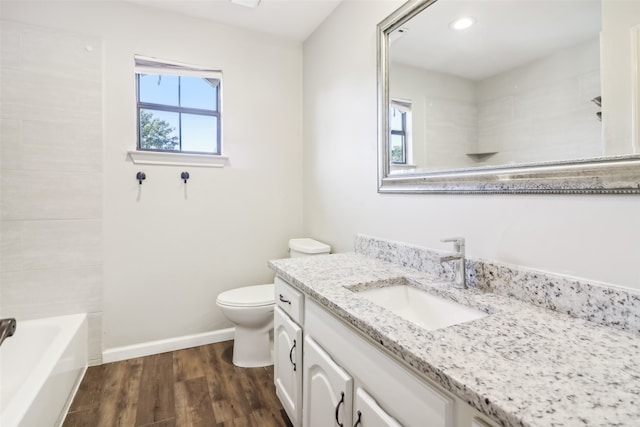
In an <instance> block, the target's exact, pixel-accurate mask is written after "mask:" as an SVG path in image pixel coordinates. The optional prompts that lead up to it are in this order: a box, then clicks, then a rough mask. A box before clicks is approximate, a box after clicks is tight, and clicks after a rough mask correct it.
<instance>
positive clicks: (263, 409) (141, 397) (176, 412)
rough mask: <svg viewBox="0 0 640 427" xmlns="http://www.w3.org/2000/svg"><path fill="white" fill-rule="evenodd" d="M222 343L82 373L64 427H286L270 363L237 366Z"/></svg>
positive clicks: (230, 346) (229, 344)
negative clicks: (259, 365) (266, 365)
mask: <svg viewBox="0 0 640 427" xmlns="http://www.w3.org/2000/svg"><path fill="white" fill-rule="evenodd" d="M232 350H233V341H225V342H221V343H217V344H210V345H206V346H201V347H194V348H189V349H185V350H179V351H174V352H169V353H162V354H156V355H153V356H148V357H140V358H137V359H130V360H125V361H122V362H115V363H108V364H104V365H100V366H92V367H90V368H89V369H87V373H86V374H85V376H84V378H83V379H82V382H81V384H80V388H79V390H78V393H77V394H76V396H75V398H74V400H73V403H72V404H71V407H70V408H69V413H68V414H67V417H66V419H65V422H64V424H63V427H77V426H81V427H103V426H104V427H111V426H122V427H142V426H145V427H200V426H203V427H205V426H215V427H252V426H256V427H281V426H284V427H290V426H291V423H290V422H289V419H288V418H287V415H286V413H285V412H284V410H283V409H282V406H281V404H280V401H279V400H278V398H277V397H276V393H275V387H274V385H273V366H269V367H266V368H238V367H236V366H234V365H233V363H231V355H232Z"/></svg>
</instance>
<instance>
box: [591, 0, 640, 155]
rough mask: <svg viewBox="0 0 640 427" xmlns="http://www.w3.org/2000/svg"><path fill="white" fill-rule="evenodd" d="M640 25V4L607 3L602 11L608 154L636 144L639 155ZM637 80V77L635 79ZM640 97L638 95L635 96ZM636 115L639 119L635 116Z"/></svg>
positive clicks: (603, 72)
mask: <svg viewBox="0 0 640 427" xmlns="http://www.w3.org/2000/svg"><path fill="white" fill-rule="evenodd" d="M639 25H640V7H638V2H637V1H633V0H627V1H606V2H604V7H603V9H602V33H601V43H602V91H603V93H606V94H607V97H606V98H605V97H603V99H602V102H603V104H602V107H603V109H602V117H603V122H604V124H605V127H604V136H605V141H606V144H607V145H606V152H607V153H611V154H625V153H628V152H629V148H630V147H631V146H632V144H635V147H634V149H635V150H634V153H636V154H637V153H639V152H640V147H639V146H638V144H640V141H633V138H632V131H631V129H632V120H638V115H639V114H640V112H639V111H637V109H636V111H633V109H632V103H633V102H637V100H635V99H633V98H634V94H633V84H632V76H633V73H632V69H633V68H638V65H637V61H640V58H639V56H640V46H635V49H634V48H633V46H632V39H633V37H632V33H631V29H632V28H634V27H638V26H639ZM636 77H637V76H636ZM635 96H637V94H635ZM633 114H635V116H636V117H633Z"/></svg>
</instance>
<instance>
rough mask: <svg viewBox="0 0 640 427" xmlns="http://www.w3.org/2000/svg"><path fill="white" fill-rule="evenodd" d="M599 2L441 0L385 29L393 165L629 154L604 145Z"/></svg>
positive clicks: (407, 167) (420, 168) (438, 166)
mask: <svg viewBox="0 0 640 427" xmlns="http://www.w3.org/2000/svg"><path fill="white" fill-rule="evenodd" d="M604 3H605V4H606V3H611V2H606V1H605V2H604ZM604 6H605V5H603V4H601V2H600V1H580V0H576V1H527V0H520V1H478V0H475V1H456V0H439V1H436V2H434V3H433V4H431V5H429V6H428V7H427V8H426V9H424V10H423V11H422V12H421V13H419V14H418V15H416V16H415V17H413V18H412V19H410V20H409V21H407V22H405V23H403V24H402V25H401V26H400V27H399V28H396V29H394V30H393V31H392V32H390V33H389V35H388V37H389V38H388V40H389V76H388V78H389V80H388V85H389V119H388V120H389V135H388V144H387V148H388V150H389V153H388V156H389V157H388V158H389V163H390V174H407V173H416V172H431V171H439V170H449V169H459V168H474V167H478V166H499V165H512V164H527V163H539V162H555V161H565V160H574V159H585V158H594V157H603V156H608V155H613V154H616V155H617V154H629V153H631V152H632V147H631V141H630V140H628V139H626V140H625V139H623V140H622V141H615V143H612V144H610V145H609V146H608V145H607V144H603V133H604V129H605V126H606V120H607V117H608V116H607V114H606V113H605V111H606V108H607V105H608V104H607V97H606V96H603V93H602V91H603V87H602V86H603V85H602V84H601V81H602V77H603V76H602V73H601V68H600V65H601V59H602V58H601V41H600V37H601V30H602V22H603V7H604ZM639 9H640V7H639ZM627 35H628V33H627ZM620 146H624V148H623V149H620Z"/></svg>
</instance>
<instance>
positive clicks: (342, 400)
mask: <svg viewBox="0 0 640 427" xmlns="http://www.w3.org/2000/svg"><path fill="white" fill-rule="evenodd" d="M340 395H341V396H340V402H338V404H337V405H336V423H337V424H338V425H339V426H340V427H344V424H343V423H341V422H340V421H339V420H338V411H340V405H342V404H343V403H344V392H343V391H341V392H340Z"/></svg>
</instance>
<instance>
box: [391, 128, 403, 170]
mask: <svg viewBox="0 0 640 427" xmlns="http://www.w3.org/2000/svg"><path fill="white" fill-rule="evenodd" d="M390 141H391V144H390V149H391V163H405V158H404V135H395V134H392V135H391V139H390Z"/></svg>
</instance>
